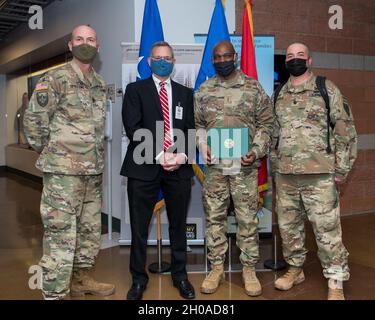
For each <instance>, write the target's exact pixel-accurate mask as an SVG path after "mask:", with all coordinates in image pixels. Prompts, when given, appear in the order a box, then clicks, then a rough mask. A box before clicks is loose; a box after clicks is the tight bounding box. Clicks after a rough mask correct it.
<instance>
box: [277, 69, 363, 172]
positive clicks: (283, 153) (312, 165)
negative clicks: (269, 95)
mask: <svg viewBox="0 0 375 320" xmlns="http://www.w3.org/2000/svg"><path fill="white" fill-rule="evenodd" d="M315 79H316V77H315V76H314V75H313V74H312V75H311V77H310V78H309V79H308V80H307V81H305V82H304V83H303V84H301V85H299V86H295V87H294V86H292V84H291V81H290V79H289V81H288V82H287V83H286V85H285V86H284V87H283V88H282V90H281V91H280V93H279V96H278V98H277V102H276V106H275V113H276V121H275V126H274V132H273V143H272V148H271V162H272V167H273V168H272V171H273V172H278V173H282V174H318V173H336V174H337V175H340V176H342V177H346V175H347V174H348V172H349V171H350V163H349V150H348V144H349V140H350V139H351V137H356V132H351V131H353V130H354V131H355V129H354V125H352V121H353V119H352V116H351V113H350V110H344V106H343V96H342V95H341V93H340V91H339V89H338V88H337V87H336V86H335V85H334V84H333V83H332V82H331V81H329V80H327V81H326V87H327V91H328V96H329V99H330V109H331V112H330V119H331V123H332V124H333V125H334V129H333V132H332V129H331V128H329V130H331V131H330V132H331V133H330V143H331V147H332V152H331V153H328V152H327V129H328V128H327V109H326V105H325V102H324V100H323V98H322V96H321V95H320V93H319V90H318V88H317V86H316V84H315ZM328 126H329V125H328ZM349 131H350V132H349ZM277 141H278V142H277ZM276 146H277V147H276Z"/></svg>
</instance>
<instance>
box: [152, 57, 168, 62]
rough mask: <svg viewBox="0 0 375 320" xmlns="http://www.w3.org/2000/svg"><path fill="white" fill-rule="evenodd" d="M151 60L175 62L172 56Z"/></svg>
mask: <svg viewBox="0 0 375 320" xmlns="http://www.w3.org/2000/svg"><path fill="white" fill-rule="evenodd" d="M151 59H152V60H154V61H160V60H165V61H168V62H173V57H170V56H165V57H162V56H156V57H151Z"/></svg>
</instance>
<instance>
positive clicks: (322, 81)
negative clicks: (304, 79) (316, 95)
mask: <svg viewBox="0 0 375 320" xmlns="http://www.w3.org/2000/svg"><path fill="white" fill-rule="evenodd" d="M316 86H317V87H318V90H319V92H320V95H321V96H322V98H323V100H324V102H325V104H326V109H327V153H332V148H331V142H330V130H329V129H330V128H331V129H332V130H333V128H334V126H333V124H332V122H331V117H330V114H331V105H330V103H329V96H328V91H327V86H326V78H325V77H322V76H317V77H316Z"/></svg>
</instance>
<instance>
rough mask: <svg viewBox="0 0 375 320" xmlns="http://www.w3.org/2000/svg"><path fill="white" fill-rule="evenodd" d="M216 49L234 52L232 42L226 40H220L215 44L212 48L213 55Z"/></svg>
mask: <svg viewBox="0 0 375 320" xmlns="http://www.w3.org/2000/svg"><path fill="white" fill-rule="evenodd" d="M218 51H220V52H228V53H233V54H234V53H236V51H235V50H234V47H233V44H232V42H230V41H226V40H223V41H220V42H218V43H217V44H216V45H215V47H214V49H213V50H212V53H213V55H215V53H216V52H218Z"/></svg>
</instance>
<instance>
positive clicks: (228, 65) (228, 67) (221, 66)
mask: <svg viewBox="0 0 375 320" xmlns="http://www.w3.org/2000/svg"><path fill="white" fill-rule="evenodd" d="M214 68H215V71H216V73H217V74H218V75H219V76H222V77H228V76H229V75H230V74H231V73H232V72H233V71H234V70H235V69H236V66H235V65H234V61H233V60H231V61H224V62H216V63H214Z"/></svg>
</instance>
